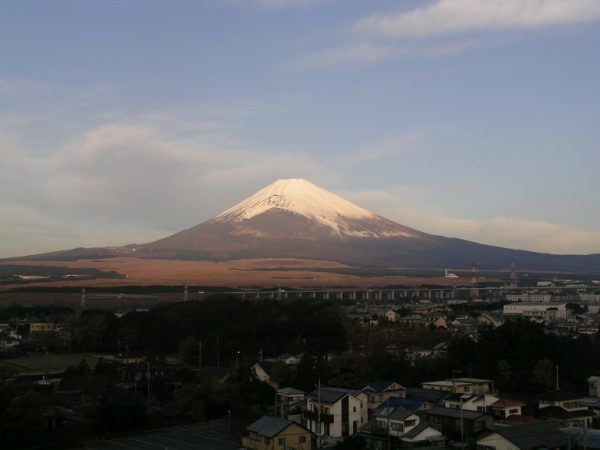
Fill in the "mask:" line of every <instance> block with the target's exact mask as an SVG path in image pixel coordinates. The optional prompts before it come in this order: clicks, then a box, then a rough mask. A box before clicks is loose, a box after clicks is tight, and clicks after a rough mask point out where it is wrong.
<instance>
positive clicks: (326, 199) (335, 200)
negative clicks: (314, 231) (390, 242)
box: [213, 179, 411, 237]
mask: <svg viewBox="0 0 600 450" xmlns="http://www.w3.org/2000/svg"><path fill="white" fill-rule="evenodd" d="M272 210H281V211H285V212H288V213H292V214H298V215H301V216H304V217H306V218H308V219H309V220H311V221H314V222H317V223H319V224H321V225H323V226H326V227H328V228H330V229H331V230H332V231H333V232H334V233H335V234H338V235H346V236H355V237H384V236H385V237H391V236H410V235H411V233H409V232H407V230H404V229H403V230H400V229H398V228H396V227H395V226H393V225H392V223H391V222H389V223H386V222H388V221H386V220H385V219H383V218H382V217H380V216H378V215H376V214H374V213H372V212H371V211H368V210H366V209H364V208H361V207H360V206H357V205H355V204H354V203H351V202H349V201H348V200H346V199H344V198H342V197H340V196H339V195H336V194H334V193H332V192H329V191H326V190H325V189H322V188H320V187H318V186H315V185H314V184H312V183H311V182H309V181H307V180H304V179H288V180H277V181H275V182H274V183H272V184H270V185H269V186H267V187H265V188H263V189H261V190H260V191H258V192H257V193H256V194H254V195H252V196H251V197H249V198H247V199H246V200H244V201H242V202H241V203H238V204H237V205H235V206H234V207H232V208H230V209H228V210H226V211H224V212H223V213H221V214H219V215H218V216H216V217H215V218H214V219H213V221H214V222H233V223H241V222H244V221H246V220H249V219H252V218H253V217H256V216H259V215H261V214H264V213H266V212H268V211H272ZM373 225H375V227H373Z"/></svg>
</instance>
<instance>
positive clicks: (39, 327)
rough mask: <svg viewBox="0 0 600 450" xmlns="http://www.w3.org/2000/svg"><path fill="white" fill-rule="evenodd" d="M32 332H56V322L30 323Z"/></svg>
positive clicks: (30, 331)
mask: <svg viewBox="0 0 600 450" xmlns="http://www.w3.org/2000/svg"><path fill="white" fill-rule="evenodd" d="M29 333H30V334H43V333H54V324H53V323H50V322H33V323H30V324H29Z"/></svg>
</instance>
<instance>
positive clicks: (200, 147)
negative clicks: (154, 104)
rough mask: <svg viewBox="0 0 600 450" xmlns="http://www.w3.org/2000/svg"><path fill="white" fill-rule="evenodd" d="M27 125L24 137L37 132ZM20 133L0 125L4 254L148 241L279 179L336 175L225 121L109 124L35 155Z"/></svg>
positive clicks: (154, 118)
mask: <svg viewBox="0 0 600 450" xmlns="http://www.w3.org/2000/svg"><path fill="white" fill-rule="evenodd" d="M21 122H22V123H23V124H24V127H25V128H24V129H22V130H20V132H21V133H23V136H22V138H23V139H24V137H25V136H26V135H27V134H28V133H30V132H31V130H30V129H28V128H27V126H26V123H27V121H24V120H23V121H21V120H19V123H21ZM18 134H19V133H17V132H16V129H14V130H13V132H12V133H6V132H3V129H2V128H1V127H0V157H2V160H3V161H4V162H5V164H3V165H0V209H2V211H0V214H3V215H4V217H3V218H2V219H3V220H2V221H0V225H1V228H2V230H3V239H2V240H0V257H2V256H14V255H18V254H23V253H32V252H43V251H49V250H54V249H56V248H70V247H74V246H78V245H86V246H90V245H108V244H113V245H119V244H124V243H127V242H145V241H149V240H153V239H155V238H157V237H159V236H165V235H167V234H169V233H172V232H175V231H179V230H181V229H184V228H187V227H189V226H193V225H195V224H197V223H199V222H201V221H204V220H206V219H208V218H210V217H211V216H213V215H215V214H216V213H218V212H221V211H222V210H223V209H225V207H227V206H228V205H231V204H233V203H234V202H237V201H239V200H240V199H242V198H244V197H246V196H247V195H248V193H249V190H250V191H251V190H252V189H259V188H261V187H263V186H265V185H267V184H269V183H271V182H273V181H274V180H275V179H277V178H283V177H292V176H302V177H306V178H313V179H315V180H316V181H318V180H324V179H328V180H331V179H334V178H335V175H333V174H332V173H331V172H330V171H328V170H327V169H325V168H324V167H323V166H322V165H321V164H320V163H318V162H316V161H314V160H312V159H310V158H307V157H304V156H302V154H301V152H297V151H296V152H294V151H286V150H282V151H267V150H258V149H256V148H254V147H253V145H252V144H251V143H248V142H244V141H243V140H241V139H238V138H236V137H235V135H234V133H232V132H231V131H230V130H228V129H227V127H226V126H225V125H223V124H218V123H216V122H208V123H205V122H202V121H199V122H195V123H194V121H192V120H190V119H186V120H177V117H175V116H172V115H163V114H154V115H147V116H145V117H144V118H135V119H130V120H122V121H119V122H112V123H108V124H105V125H102V126H98V127H95V128H92V129H90V130H88V131H86V132H83V133H80V134H78V135H77V136H74V137H72V138H70V139H68V140H67V142H66V143H65V144H64V145H62V146H59V147H57V148H49V149H47V150H48V151H47V152H45V153H38V154H36V153H34V152H33V153H32V152H30V151H27V145H23V142H22V140H20V139H19V136H18ZM46 225H47V227H46ZM119 229H121V230H122V232H123V234H122V235H121V236H120V237H119V235H118V230H119ZM135 230H141V232H140V236H138V234H137V233H136V232H135ZM65 235H67V236H68V235H70V236H71V240H70V241H69V239H68V238H67V237H65ZM109 238H112V239H113V241H112V242H107V241H109ZM125 238H131V240H127V239H125ZM19 248H22V250H21V251H18V249H19Z"/></svg>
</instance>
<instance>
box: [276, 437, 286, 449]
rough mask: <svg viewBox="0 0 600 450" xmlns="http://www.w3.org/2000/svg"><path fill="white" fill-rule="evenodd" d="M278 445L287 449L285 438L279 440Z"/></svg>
mask: <svg viewBox="0 0 600 450" xmlns="http://www.w3.org/2000/svg"><path fill="white" fill-rule="evenodd" d="M277 444H278V445H279V446H280V447H285V438H279V439H277Z"/></svg>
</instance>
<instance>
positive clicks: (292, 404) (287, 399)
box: [277, 387, 306, 419]
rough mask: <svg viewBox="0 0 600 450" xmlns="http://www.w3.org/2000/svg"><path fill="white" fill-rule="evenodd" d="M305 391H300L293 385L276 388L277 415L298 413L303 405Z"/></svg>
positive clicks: (284, 415) (286, 415)
mask: <svg viewBox="0 0 600 450" xmlns="http://www.w3.org/2000/svg"><path fill="white" fill-rule="evenodd" d="M305 398H306V392H304V391H300V390H298V389H295V388H293V387H285V388H282V389H277V411H278V415H279V417H287V418H288V419H290V417H289V415H290V414H291V413H296V414H297V413H298V411H299V410H300V409H301V408H302V407H303V406H304V404H305Z"/></svg>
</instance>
